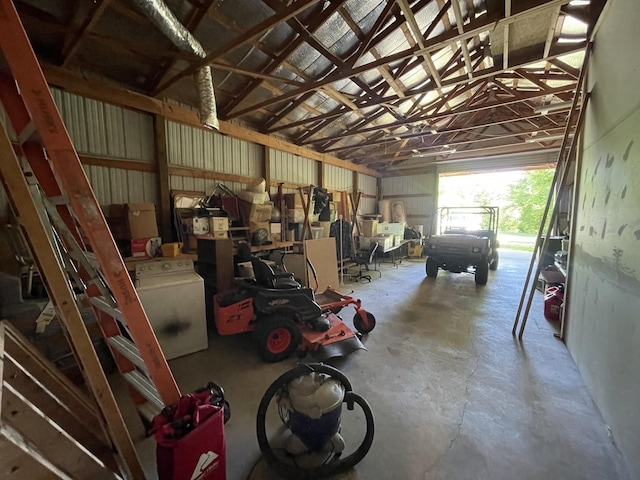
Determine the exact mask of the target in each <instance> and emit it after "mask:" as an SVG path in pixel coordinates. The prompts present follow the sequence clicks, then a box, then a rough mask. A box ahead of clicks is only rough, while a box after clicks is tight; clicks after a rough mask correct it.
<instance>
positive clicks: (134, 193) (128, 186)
mask: <svg viewBox="0 0 640 480" xmlns="http://www.w3.org/2000/svg"><path fill="white" fill-rule="evenodd" d="M84 171H85V172H86V173H87V177H88V178H89V181H90V182H91V186H92V187H93V191H94V193H95V195H96V198H97V199H98V203H99V204H100V205H103V206H104V205H110V204H112V203H138V202H151V203H157V202H158V198H159V193H158V179H157V175H156V174H155V173H151V172H140V171H136V170H125V169H122V168H110V167H102V166H97V165H85V166H84Z"/></svg>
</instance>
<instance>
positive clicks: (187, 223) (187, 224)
mask: <svg viewBox="0 0 640 480" xmlns="http://www.w3.org/2000/svg"><path fill="white" fill-rule="evenodd" d="M182 225H183V226H184V233H189V234H193V235H204V234H205V233H209V218H208V217H192V218H183V219H182Z"/></svg>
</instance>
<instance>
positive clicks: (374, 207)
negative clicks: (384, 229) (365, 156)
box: [358, 173, 378, 214]
mask: <svg viewBox="0 0 640 480" xmlns="http://www.w3.org/2000/svg"><path fill="white" fill-rule="evenodd" d="M358 190H359V191H361V192H362V193H363V194H364V195H363V197H362V198H361V199H360V205H359V208H358V213H360V214H363V213H376V212H377V211H378V201H377V195H378V179H377V178H376V177H372V176H370V175H365V174H364V173H358ZM371 195H373V196H374V198H369V196H371Z"/></svg>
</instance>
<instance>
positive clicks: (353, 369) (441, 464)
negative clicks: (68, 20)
mask: <svg viewBox="0 0 640 480" xmlns="http://www.w3.org/2000/svg"><path fill="white" fill-rule="evenodd" d="M529 258H530V256H529V254H527V253H523V252H516V251H503V252H502V253H501V259H500V267H499V269H498V271H496V272H491V273H490V278H489V282H488V284H487V285H486V286H484V287H477V286H476V285H475V283H474V279H473V276H472V275H466V274H450V273H448V272H440V274H439V276H438V277H437V279H427V278H426V277H425V267H424V261H423V260H415V261H413V260H405V261H403V263H402V264H400V265H399V267H398V268H393V266H392V265H390V264H383V265H382V266H381V270H382V278H381V279H375V280H374V281H373V282H372V283H370V284H367V283H364V284H355V285H353V286H351V285H347V286H345V287H343V288H342V289H341V290H342V291H344V292H347V291H348V290H349V289H350V288H352V287H353V288H354V290H355V291H356V294H357V296H358V297H360V298H361V299H362V300H363V304H364V307H365V308H366V309H367V310H369V311H371V312H372V313H374V314H375V316H376V318H377V322H378V323H377V327H376V329H375V330H374V331H373V332H372V333H371V334H370V335H369V336H368V338H365V340H364V342H365V344H366V346H367V349H368V351H363V350H360V351H357V352H355V353H353V354H352V355H350V356H348V357H346V358H343V359H336V360H334V361H329V362H328V363H330V364H332V365H334V366H336V367H338V368H339V369H340V370H342V371H343V372H344V373H345V374H346V375H347V377H348V378H349V379H350V380H351V382H352V384H353V386H354V391H355V392H357V393H359V394H360V395H362V396H363V397H365V398H366V399H367V401H368V402H369V404H370V405H371V407H372V409H373V412H374V415H375V417H376V423H375V428H376V433H375V439H374V443H373V446H372V448H371V450H370V452H369V454H368V455H367V457H365V459H364V460H363V461H362V462H361V463H360V464H358V465H357V467H356V468H355V469H354V470H353V471H351V472H349V473H348V474H344V475H342V476H340V478H341V479H347V478H348V479H361V480H365V479H367V480H368V479H384V480H392V479H398V480H414V479H415V480H418V479H420V480H432V479H455V480H463V479H473V480H479V479H492V480H495V479H519V480H527V479H548V478H555V479H563V480H573V479H576V480H577V479H590V480H596V479H602V480H612V479H629V478H630V477H629V476H628V474H627V473H626V470H625V467H624V463H623V461H622V459H621V457H620V454H619V452H618V450H617V449H616V446H615V444H614V442H613V440H612V438H611V436H610V433H609V431H608V428H607V425H605V424H604V422H603V420H602V417H601V416H600V414H599V412H598V411H597V410H596V408H595V406H594V404H593V402H592V400H591V398H590V396H589V393H588V392H587V390H586V388H585V386H584V384H583V382H582V379H581V378H580V374H579V372H578V371H577V369H576V367H575V365H574V363H573V361H572V359H571V357H570V355H569V353H568V351H567V349H566V348H565V346H564V345H563V344H562V343H561V342H560V341H559V340H557V339H555V338H554V336H553V333H554V331H555V327H556V325H554V324H553V323H550V322H548V321H547V320H545V319H544V317H543V315H542V295H541V294H540V293H537V294H536V297H535V300H534V303H533V307H532V310H531V314H530V316H529V321H528V325H527V328H526V331H525V336H524V339H523V342H522V343H520V342H518V341H517V340H515V339H514V338H513V337H512V335H511V328H512V325H513V319H514V316H515V312H516V309H517V306H518V301H519V298H520V294H521V290H522V284H523V281H524V276H525V274H526V270H527V267H528V262H529ZM351 316H352V315H351V312H349V313H348V314H345V315H344V318H345V320H347V323H348V324H350V319H351ZM209 345H210V346H209V349H208V350H207V351H204V352H200V353H197V354H194V355H190V356H187V357H183V358H179V359H176V360H173V361H171V362H170V364H171V368H172V369H173V372H174V374H175V377H176V379H177V381H178V383H179V385H180V388H181V389H182V391H184V392H188V391H191V390H193V389H196V388H198V387H201V386H203V385H205V384H206V383H207V381H209V380H213V381H215V382H217V383H219V384H221V385H222V386H223V387H224V388H225V390H226V393H227V398H228V400H229V402H230V403H231V408H232V418H231V420H230V422H229V423H228V424H227V426H226V439H227V478H228V479H229V480H244V479H250V480H262V479H277V478H278V477H277V475H275V474H274V473H273V472H272V471H271V470H270V469H269V468H268V467H267V466H266V465H265V464H264V462H262V461H261V460H260V450H259V448H258V443H257V440H256V434H255V417H256V412H257V409H258V404H259V401H260V399H261V398H262V395H263V394H264V392H265V390H266V389H267V388H268V386H269V385H270V384H271V383H272V382H273V380H275V379H276V378H277V377H278V376H279V375H280V374H281V373H283V372H284V371H286V370H288V369H289V368H291V367H292V366H294V365H295V364H296V362H297V361H298V359H297V358H292V359H289V360H287V361H284V362H280V363H278V364H265V363H263V362H262V361H261V360H260V358H259V357H258V355H257V353H256V352H255V351H254V349H253V347H252V343H251V336H250V335H241V336H235V337H226V338H222V337H218V336H216V335H211V337H210V343H209ZM123 408H124V409H125V410H127V412H128V413H127V412H125V413H126V415H125V416H126V417H127V418H129V421H128V422H129V424H130V428H131V431H132V435H133V436H134V438H135V440H136V442H137V445H138V447H139V452H140V456H141V458H142V460H143V462H144V464H145V467H146V468H147V469H148V471H149V478H154V477H155V472H154V469H155V459H154V455H155V453H154V448H155V447H154V443H153V440H151V439H144V436H143V432H142V429H141V427H140V425H139V422H138V421H137V420H136V419H135V415H132V414H131V412H130V410H128V408H129V407H127V406H123Z"/></svg>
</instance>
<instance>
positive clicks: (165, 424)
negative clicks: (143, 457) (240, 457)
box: [153, 389, 227, 480]
mask: <svg viewBox="0 0 640 480" xmlns="http://www.w3.org/2000/svg"><path fill="white" fill-rule="evenodd" d="M212 398H213V400H212ZM224 411H225V406H224V397H218V396H217V395H212V394H211V392H210V391H209V390H207V389H203V390H202V391H198V392H194V393H192V394H189V395H184V396H183V397H181V398H180V401H179V402H178V404H177V405H173V406H171V407H169V408H165V410H163V413H161V414H160V415H157V416H156V417H155V418H154V420H153V433H154V435H155V438H156V442H157V445H156V465H157V468H158V479H159V480H226V478H227V473H226V446H225V440H224V417H225V415H224Z"/></svg>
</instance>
